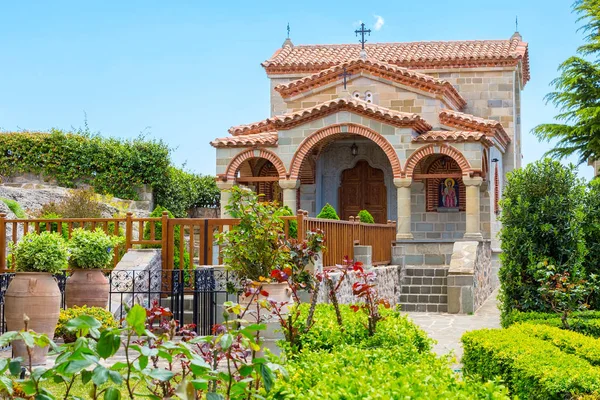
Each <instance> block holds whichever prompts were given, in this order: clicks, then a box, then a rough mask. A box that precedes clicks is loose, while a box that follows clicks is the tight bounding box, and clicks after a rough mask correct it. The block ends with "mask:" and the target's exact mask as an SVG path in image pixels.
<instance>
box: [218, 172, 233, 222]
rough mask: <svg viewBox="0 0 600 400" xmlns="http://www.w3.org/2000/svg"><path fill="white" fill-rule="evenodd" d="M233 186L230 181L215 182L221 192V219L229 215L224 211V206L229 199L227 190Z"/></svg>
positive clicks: (229, 194)
mask: <svg viewBox="0 0 600 400" xmlns="http://www.w3.org/2000/svg"><path fill="white" fill-rule="evenodd" d="M234 185H235V184H234V183H233V182H231V181H225V182H223V181H217V187H218V188H219V190H220V191H221V218H229V214H227V211H225V206H226V205H227V204H228V203H229V198H230V197H231V193H229V189H231V188H232V187H233V186H234Z"/></svg>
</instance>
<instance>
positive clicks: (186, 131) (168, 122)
mask: <svg viewBox="0 0 600 400" xmlns="http://www.w3.org/2000/svg"><path fill="white" fill-rule="evenodd" d="M447 4H451V6H447ZM570 4H571V3H570V1H568V0H546V1H543V0H503V1H488V0H460V1H454V2H449V1H447V0H430V1H427V2H415V1H406V0H401V1H398V0H396V1H377V2H374V1H344V2H338V1H332V2H324V1H312V0H310V1H302V2H285V1H208V0H197V1H153V0H145V1H133V0H128V1H116V0H110V1H109V0H104V1H100V0H97V1H81V0H77V1H62V0H54V1H27V0H19V1H14V0H13V1H11V0H0V23H1V24H2V29H1V30H0V128H1V129H4V130H16V129H28V130H47V129H48V128H51V127H58V128H70V127H71V126H75V127H78V126H82V125H83V121H84V112H85V113H87V118H88V124H89V126H90V128H91V129H92V130H94V131H100V132H101V134H103V135H107V136H116V137H134V136H137V135H138V134H139V133H140V132H141V131H143V130H145V129H146V128H147V127H148V129H147V132H148V133H149V134H150V135H151V136H153V137H156V138H161V139H163V140H164V141H166V142H167V143H168V144H169V145H170V146H172V147H174V148H176V149H175V151H174V153H173V158H174V161H175V162H176V163H178V164H181V163H183V162H187V165H188V167H189V168H190V169H192V170H194V171H196V172H200V173H205V174H213V173H214V168H215V167H214V165H215V162H214V160H215V151H214V149H213V148H212V147H210V145H209V144H208V142H209V141H210V140H212V139H214V138H216V137H222V136H226V135H227V129H228V128H229V127H230V126H231V125H236V124H240V123H249V122H253V121H256V120H260V119H262V118H265V117H267V116H268V114H269V84H268V79H267V78H266V74H265V73H264V70H263V69H262V67H261V66H260V63H261V62H262V61H264V60H265V59H267V58H268V57H269V56H270V55H271V54H272V53H273V52H274V51H275V50H276V49H277V48H278V47H280V46H281V44H282V42H283V40H284V39H285V35H286V32H285V28H286V24H287V22H288V21H289V22H290V25H291V30H292V31H291V38H292V41H293V42H294V43H295V44H312V43H348V42H354V41H355V40H356V39H355V37H354V33H353V30H354V29H355V24H356V21H358V20H363V21H365V22H366V23H367V25H368V26H371V27H373V25H374V24H375V21H376V17H375V16H376V15H379V16H381V17H382V18H383V19H384V21H385V23H384V24H383V26H382V27H381V29H380V30H379V31H377V32H374V33H373V34H372V36H371V38H370V40H371V41H379V42H386V41H419V40H466V39H505V38H509V37H510V36H511V35H512V34H513V32H514V30H515V15H518V17H519V31H520V32H521V34H522V36H523V38H524V40H525V41H527V42H529V49H530V57H531V81H530V82H529V83H528V84H527V86H526V88H525V91H524V93H523V105H522V120H523V136H524V140H523V153H524V162H530V161H532V160H535V159H538V158H539V157H540V156H541V155H542V154H543V153H544V151H545V150H547V149H548V145H547V144H539V143H538V142H537V140H536V139H535V138H533V137H532V136H531V135H530V134H529V130H530V129H531V128H532V127H533V126H535V125H536V124H538V123H541V122H550V121H551V120H552V117H553V115H554V114H555V110H554V109H553V108H552V107H551V106H546V105H545V104H544V101H543V96H544V95H545V94H546V93H547V92H548V91H549V86H548V84H549V82H550V81H551V80H552V79H553V78H554V77H555V76H556V68H557V66H558V64H559V63H560V62H562V61H563V60H564V59H566V58H567V57H569V56H570V55H572V54H574V52H575V49H576V47H577V46H578V45H580V44H581V42H582V35H581V34H580V33H577V32H576V28H577V25H576V23H575V20H576V17H575V16H574V15H573V14H571V12H570ZM580 170H581V171H582V173H583V176H585V177H587V178H589V177H591V176H592V171H591V168H590V167H582V168H580Z"/></svg>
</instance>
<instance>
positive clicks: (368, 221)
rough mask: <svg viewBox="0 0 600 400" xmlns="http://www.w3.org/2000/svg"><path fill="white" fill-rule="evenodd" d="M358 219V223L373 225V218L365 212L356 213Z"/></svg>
mask: <svg viewBox="0 0 600 400" xmlns="http://www.w3.org/2000/svg"><path fill="white" fill-rule="evenodd" d="M358 219H360V222H362V223H365V224H374V223H375V219H373V216H372V215H371V213H370V212H368V211H367V210H360V211H359V212H358Z"/></svg>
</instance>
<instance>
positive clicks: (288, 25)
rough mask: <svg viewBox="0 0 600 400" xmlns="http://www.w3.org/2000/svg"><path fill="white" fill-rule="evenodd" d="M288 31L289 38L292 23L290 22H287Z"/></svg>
mask: <svg viewBox="0 0 600 400" xmlns="http://www.w3.org/2000/svg"><path fill="white" fill-rule="evenodd" d="M287 32H288V35H287V38H288V39H289V38H290V23H289V22H288V24H287Z"/></svg>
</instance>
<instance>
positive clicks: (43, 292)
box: [4, 272, 61, 365]
mask: <svg viewBox="0 0 600 400" xmlns="http://www.w3.org/2000/svg"><path fill="white" fill-rule="evenodd" d="M60 297H61V296H60V289H59V288H58V284H57V283H56V280H55V279H54V277H53V276H52V274H50V273H46V272H19V273H17V274H16V275H15V277H14V278H13V280H12V281H11V282H10V285H9V286H8V289H7V290H6V294H5V303H4V315H5V317H6V328H7V329H8V330H9V331H19V330H21V329H23V328H24V327H25V324H24V322H23V315H24V314H25V315H27V316H28V317H29V324H28V328H29V329H31V330H33V331H35V332H37V333H45V334H46V335H48V337H50V338H51V339H53V338H54V329H56V323H57V322H58V316H59V314H60V300H61V299H60ZM12 350H13V357H23V360H24V363H27V362H28V359H29V358H28V355H27V348H26V346H25V344H24V343H23V342H22V341H20V340H19V341H16V342H13V344H12ZM46 354H48V347H44V348H40V347H35V348H34V350H33V356H32V364H33V365H40V364H44V363H45V362H46Z"/></svg>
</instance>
